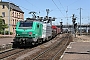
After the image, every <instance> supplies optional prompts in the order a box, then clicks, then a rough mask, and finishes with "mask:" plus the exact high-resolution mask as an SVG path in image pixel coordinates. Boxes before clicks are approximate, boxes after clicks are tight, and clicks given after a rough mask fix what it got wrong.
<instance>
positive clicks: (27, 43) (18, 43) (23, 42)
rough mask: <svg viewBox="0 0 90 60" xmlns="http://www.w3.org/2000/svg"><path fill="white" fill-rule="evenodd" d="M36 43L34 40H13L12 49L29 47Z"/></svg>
mask: <svg viewBox="0 0 90 60" xmlns="http://www.w3.org/2000/svg"><path fill="white" fill-rule="evenodd" d="M36 42H37V39H35V38H17V37H16V38H14V39H13V47H20V46H31V45H33V44H35V43H36Z"/></svg>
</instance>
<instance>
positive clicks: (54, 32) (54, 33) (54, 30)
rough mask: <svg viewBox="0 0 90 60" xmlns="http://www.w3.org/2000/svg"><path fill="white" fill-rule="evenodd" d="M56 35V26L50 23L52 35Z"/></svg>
mask: <svg viewBox="0 0 90 60" xmlns="http://www.w3.org/2000/svg"><path fill="white" fill-rule="evenodd" d="M56 35H57V27H56V26H55V25H52V37H55V36H56Z"/></svg>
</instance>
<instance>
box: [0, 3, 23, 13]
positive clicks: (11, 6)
mask: <svg viewBox="0 0 90 60" xmlns="http://www.w3.org/2000/svg"><path fill="white" fill-rule="evenodd" d="M0 3H3V4H7V5H9V4H10V5H9V6H10V8H11V9H14V10H16V11H19V12H22V13H24V12H23V11H22V10H21V9H20V7H19V6H17V5H15V4H14V3H9V2H0Z"/></svg>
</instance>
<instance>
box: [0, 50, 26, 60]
mask: <svg viewBox="0 0 90 60" xmlns="http://www.w3.org/2000/svg"><path fill="white" fill-rule="evenodd" d="M24 50H25V49H10V50H7V51H4V52H1V53H0V60H4V59H7V58H8V57H11V56H13V55H15V54H17V53H20V52H22V51H24Z"/></svg>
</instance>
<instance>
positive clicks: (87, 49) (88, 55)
mask: <svg viewBox="0 0 90 60" xmlns="http://www.w3.org/2000/svg"><path fill="white" fill-rule="evenodd" d="M60 59H61V60H90V42H71V43H70V44H69V45H68V47H67V49H66V50H65V51H64V53H63V55H62V56H61V58H60Z"/></svg>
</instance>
